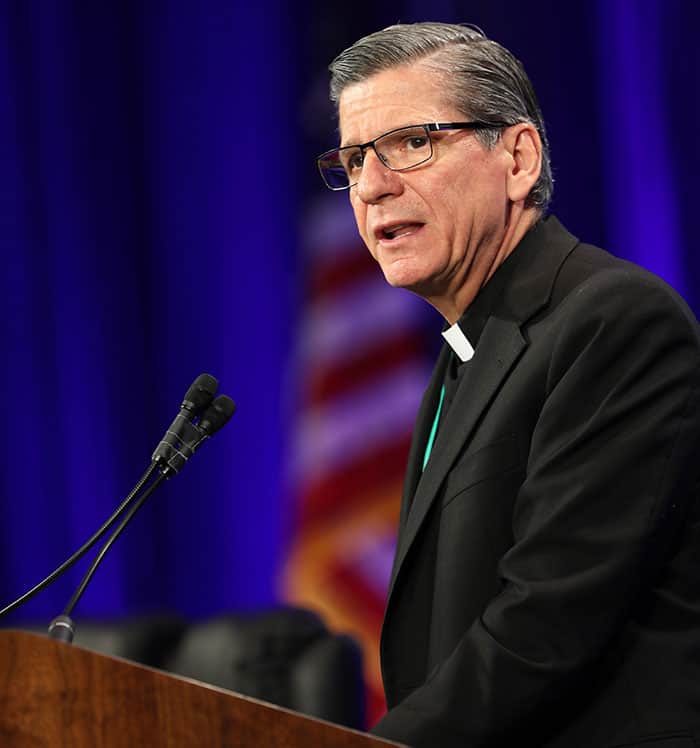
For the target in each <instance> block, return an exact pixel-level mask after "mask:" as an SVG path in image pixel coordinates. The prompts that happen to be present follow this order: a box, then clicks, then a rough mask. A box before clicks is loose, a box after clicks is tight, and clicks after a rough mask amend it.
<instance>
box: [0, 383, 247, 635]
mask: <svg viewBox="0 0 700 748" xmlns="http://www.w3.org/2000/svg"><path fill="white" fill-rule="evenodd" d="M218 384H219V383H218V381H217V380H216V379H215V378H214V377H213V376H211V375H210V374H200V375H199V376H198V377H197V378H196V379H195V381H194V382H193V383H192V385H191V386H190V388H189V389H188V390H187V392H186V393H185V397H184V399H183V401H182V404H181V406H180V411H179V412H178V414H177V416H176V417H175V420H174V421H173V423H172V424H171V425H170V427H169V428H168V430H167V431H166V433H165V435H164V437H163V439H162V440H161V441H160V443H159V444H158V446H157V447H156V450H155V451H154V453H153V457H152V460H151V464H150V466H149V467H148V469H147V470H146V472H145V473H144V474H143V475H142V476H141V478H140V479H139V481H138V482H137V483H136V485H135V486H134V488H133V489H132V490H131V491H130V493H129V494H128V496H127V497H126V498H125V499H124V501H123V502H122V503H121V504H120V505H119V506H118V507H117V509H116V510H115V511H114V512H113V514H112V515H111V516H110V517H109V519H108V520H107V521H106V522H105V523H104V524H103V525H102V527H100V529H99V530H98V531H97V532H96V533H95V534H94V535H93V536H92V537H91V538H90V539H89V540H88V541H86V542H85V543H84V544H83V545H82V546H81V547H80V548H79V549H78V550H77V551H76V552H75V553H74V554H73V555H72V556H71V557H70V558H68V559H67V560H66V561H64V562H63V563H62V564H61V565H60V566H59V567H57V568H56V569H55V570H54V571H53V572H51V574H49V575H48V576H47V577H46V578H45V579H43V580H42V581H41V582H39V583H38V584H36V585H35V586H34V587H32V588H31V589H30V590H28V591H27V592H25V593H24V594H23V595H21V596H20V597H19V598H17V599H16V600H15V601H13V602H12V603H10V604H9V605H6V606H5V607H4V608H2V609H0V617H2V616H4V615H6V614H7V613H10V612H11V611H13V610H15V609H16V608H18V607H19V606H20V605H22V604H24V603H25V602H27V601H28V600H30V599H31V598H33V597H34V596H35V595H36V594H38V593H39V592H41V591H42V590H43V589H45V588H46V587H47V586H48V585H49V584H51V583H52V582H53V581H54V580H56V579H57V578H58V577H59V576H60V575H61V574H63V573H64V572H66V571H67V570H68V569H69V568H70V567H72V566H73V564H75V563H76V562H77V561H78V560H79V559H80V558H82V557H83V556H84V555H85V554H86V553H87V552H88V551H89V550H90V549H91V548H92V547H93V546H94V545H95V544H96V543H97V542H98V541H99V540H100V539H101V538H102V537H104V535H105V534H106V533H107V532H108V531H109V530H110V529H111V528H112V526H113V525H114V524H115V523H116V522H117V520H118V519H120V518H122V521H121V522H120V523H119V525H118V526H117V528H116V530H115V531H114V532H113V533H112V535H111V536H110V537H109V538H108V540H107V541H106V542H105V544H104V546H103V547H102V549H101V551H100V552H99V553H98V555H97V556H96V558H95V560H94V561H93V563H92V564H91V565H90V568H89V569H88V571H87V573H86V574H85V576H84V577H83V580H82V582H81V584H80V585H79V587H78V589H77V590H76V592H75V594H74V595H73V597H72V598H71V601H70V602H69V604H68V606H66V609H65V611H64V614H63V615H62V616H58V618H56V619H54V621H52V623H51V626H50V627H49V635H50V636H52V637H53V638H57V639H62V640H63V641H67V642H70V641H71V640H72V638H73V623H72V621H71V620H70V612H72V610H73V608H74V607H75V605H76V604H77V602H78V600H79V598H80V596H81V595H82V593H83V591H84V590H85V587H86V586H87V584H88V582H89V581H90V579H91V578H92V575H93V574H94V573H95V570H96V568H97V566H98V564H99V563H100V561H101V560H102V558H103V557H104V555H105V553H106V552H107V550H108V549H109V548H110V547H111V545H112V544H113V543H114V541H115V540H116V539H117V537H118V535H119V534H120V533H121V532H122V530H123V529H124V528H125V527H126V525H127V524H128V523H129V521H130V520H131V519H132V517H133V516H134V515H135V514H136V512H137V511H138V510H139V509H140V507H141V506H142V505H143V504H144V502H145V501H146V499H148V497H149V496H150V495H151V494H152V493H153V491H154V490H155V489H156V488H157V487H158V486H159V485H160V483H161V482H163V481H164V480H165V479H167V478H170V477H171V476H172V475H175V474H176V473H177V472H178V471H179V470H180V468H181V467H182V465H184V463H185V462H186V461H187V459H188V458H189V457H191V456H192V454H194V452H195V451H196V450H197V449H198V448H199V447H200V446H201V444H202V443H203V442H204V441H205V440H206V439H208V438H209V437H211V436H212V435H213V434H214V433H216V432H217V431H218V430H219V429H221V428H222V427H223V426H224V425H225V424H226V423H227V422H228V421H229V419H230V418H231V416H233V414H234V412H235V410H236V406H235V403H234V402H233V400H231V398H230V397H227V396H226V395H219V396H218V397H216V398H215V399H214V395H215V393H216V390H217V388H218ZM195 421H196V423H195ZM169 461H170V462H172V463H173V465H170V464H169ZM158 472H159V473H160V475H157V477H156V479H155V480H151V479H152V478H153V476H154V474H156V473H158ZM139 494H140V496H139Z"/></svg>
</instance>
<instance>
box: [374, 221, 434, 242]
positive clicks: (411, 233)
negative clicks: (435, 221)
mask: <svg viewBox="0 0 700 748" xmlns="http://www.w3.org/2000/svg"><path fill="white" fill-rule="evenodd" d="M422 230H423V224H421V225H420V226H415V227H413V228H412V229H411V230H410V231H407V232H406V233H405V234H400V235H399V236H395V237H394V238H393V239H389V238H388V237H385V236H383V235H382V236H380V237H379V239H378V241H377V243H378V244H381V245H382V246H384V247H396V246H397V245H399V244H401V243H402V242H403V241H405V240H409V239H412V238H413V237H414V236H416V234H419V233H420V232H421V231H422Z"/></svg>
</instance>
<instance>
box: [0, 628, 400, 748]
mask: <svg viewBox="0 0 700 748" xmlns="http://www.w3.org/2000/svg"><path fill="white" fill-rule="evenodd" d="M0 705H1V706H0V745H2V746H3V747H4V746H8V747H11V748H15V747H17V748H24V747H25V746H26V747H27V748H29V747H30V746H31V748H39V747H41V748H44V746H46V747H47V748H48V747H50V748H56V747H57V746H69V747H70V748H83V746H84V747H85V748H103V747H104V748H122V747H123V748H127V747H128V748H134V747H135V746H137V747H139V748H141V746H143V747H147V748H151V747H156V746H168V747H171V746H172V748H175V747H177V748H185V747H187V748H189V747H190V746H191V747H193V748H196V747H198V746H202V748H204V747H205V746H206V747H207V748H216V746H222V747H223V746H235V747H236V748H249V747H250V748H252V747H255V748H295V747H296V746H304V748H373V747H374V748H381V747H382V746H392V745H393V746H396V745H398V744H397V743H391V742H389V741H386V740H382V739H380V738H375V737H373V736H370V735H367V734H365V733H361V732H358V731H356V730H349V729H347V728H343V727H339V726H337V725H333V724H331V723H329V722H324V721H322V720H318V719H314V718H312V717H307V716H303V715H301V714H297V713H296V712H293V711H290V710H289V709H284V708H282V707H278V706H274V705H272V704H268V703H266V702H263V701H259V700H257V699H252V698H249V697H246V696H241V695H239V694H235V693H232V692H230V691H225V690H224V689H221V688H217V687H215V686H208V685H205V684H203V683H199V682H197V681H194V680H190V679H187V678H181V677H179V676H175V675H170V674H168V673H164V672H161V671H159V670H154V669H153V668H148V667H144V666H142V665H137V664H135V663H132V662H129V661H127V660H121V659H118V658H115V657H106V656H104V655H101V654H97V653H95V652H90V651H88V650H85V649H81V648H79V647H76V646H74V645H67V644H63V643H61V642H57V641H53V640H50V639H48V638H46V637H43V636H38V635H36V634H30V633H27V632H20V631H0Z"/></svg>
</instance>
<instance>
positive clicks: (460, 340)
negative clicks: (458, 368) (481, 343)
mask: <svg viewBox="0 0 700 748" xmlns="http://www.w3.org/2000/svg"><path fill="white" fill-rule="evenodd" d="M442 337H443V338H445V340H446V341H447V343H448V345H449V346H450V348H452V350H453V351H454V352H455V353H456V354H457V358H459V360H460V361H461V362H462V363H464V362H465V361H469V359H470V358H471V357H472V356H473V355H474V348H473V346H472V344H471V343H470V342H469V340H468V338H467V336H466V335H465V334H464V333H463V332H462V329H461V328H460V326H459V322H455V323H454V325H452V326H451V327H448V328H447V330H443V331H442Z"/></svg>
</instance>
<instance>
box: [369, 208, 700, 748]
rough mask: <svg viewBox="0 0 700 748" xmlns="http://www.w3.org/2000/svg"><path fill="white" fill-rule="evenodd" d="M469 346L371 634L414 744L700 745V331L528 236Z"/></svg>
mask: <svg viewBox="0 0 700 748" xmlns="http://www.w3.org/2000/svg"><path fill="white" fill-rule="evenodd" d="M460 326H461V327H462V328H463V330H464V331H465V333H466V334H467V337H469V338H470V340H471V342H472V344H474V343H475V342H476V345H475V348H476V352H475V355H474V358H473V359H472V361H471V362H469V363H468V364H465V367H466V370H465V371H464V373H463V375H462V376H461V378H460V382H459V386H458V389H457V392H456V394H455V397H454V401H453V402H452V404H451V405H450V407H449V410H448V411H447V413H446V414H444V415H443V417H442V418H441V423H440V427H439V430H438V433H437V438H436V441H435V444H434V448H433V452H432V454H431V457H430V460H429V462H428V464H427V467H426V469H425V471H424V472H422V471H421V467H422V459H423V454H424V450H425V445H426V440H427V435H428V432H429V429H430V426H431V424H432V421H433V417H434V414H435V410H436V407H437V402H438V396H439V391H440V387H441V385H442V381H443V376H444V370H445V367H446V365H447V361H448V357H449V355H450V354H449V352H448V350H447V349H443V351H442V353H441V355H440V358H439V360H438V362H437V365H436V368H435V370H434V373H433V377H432V380H431V382H430V385H429V387H428V389H427V391H426V394H425V396H424V399H423V402H422V405H421V408H420V411H419V414H418V420H417V424H416V428H415V432H414V438H413V445H412V448H411V454H410V458H409V466H408V472H407V476H406V483H405V490H404V497H403V504H402V511H401V519H400V528H399V539H398V546H397V551H396V558H395V562H394V569H393V573H392V579H391V585H390V591H389V596H388V602H387V609H386V615H385V620H384V626H383V631H382V641H381V656H382V672H383V678H384V686H385V692H386V697H387V704H388V712H387V714H386V716H385V717H384V718H383V719H382V720H381V721H380V723H379V724H378V725H377V726H376V727H375V729H374V732H375V733H376V734H378V735H382V736H384V737H388V738H392V739H395V740H398V741H400V742H404V743H406V744H408V745H411V746H416V747H420V748H423V747H425V748H427V747H428V746H430V747H431V748H437V747H445V748H449V747H451V746H455V747H456V746H460V748H473V747H474V746H547V748H598V747H599V748H605V747H608V746H610V747H612V746H623V745H624V746H642V745H643V746H645V748H691V746H700V729H699V725H700V510H699V508H698V498H697V496H698V483H699V481H700V448H699V447H700V413H699V408H700V399H699V393H700V336H699V333H698V326H697V323H696V321H695V319H694V317H693V315H692V314H691V313H690V311H689V310H688V309H687V307H686V305H685V304H684V302H683V301H682V300H681V299H680V298H679V297H678V296H677V295H676V294H675V293H674V292H673V291H672V290H671V289H670V288H669V287H668V286H666V285H665V284H664V283H663V282H662V281H660V280H659V279H658V278H656V277H654V276H652V275H650V274H649V273H647V272H645V271H644V270H642V269H640V268H638V267H636V266H634V265H631V264H629V263H626V262H624V261H622V260H619V259H616V258H614V257H612V256H611V255H609V254H607V253H606V252H603V251H602V250H599V249H597V248H595V247H591V246H588V245H585V244H581V243H579V241H578V240H577V239H576V238H575V237H573V236H571V235H570V234H569V233H568V232H566V230H565V229H564V228H563V227H562V226H561V224H559V223H558V222H557V221H556V219H554V218H549V219H547V220H544V221H542V222H540V223H539V224H538V225H537V227H536V228H535V229H533V230H532V231H531V232H530V233H529V234H528V235H527V236H526V237H525V239H524V240H523V241H522V242H521V243H520V245H519V246H518V247H517V248H516V249H515V251H514V252H513V253H512V254H511V255H510V256H509V257H508V259H507V260H506V261H505V263H504V264H503V265H502V266H501V267H500V268H499V269H498V270H497V272H496V273H495V274H494V276H493V277H492V279H491V280H490V281H489V282H488V284H487V285H486V286H485V287H484V289H482V291H481V292H480V294H479V295H478V297H477V299H476V300H475V302H474V303H473V304H472V306H471V307H470V309H469V310H468V311H467V313H466V314H465V315H464V317H463V318H462V320H461V321H460Z"/></svg>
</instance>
